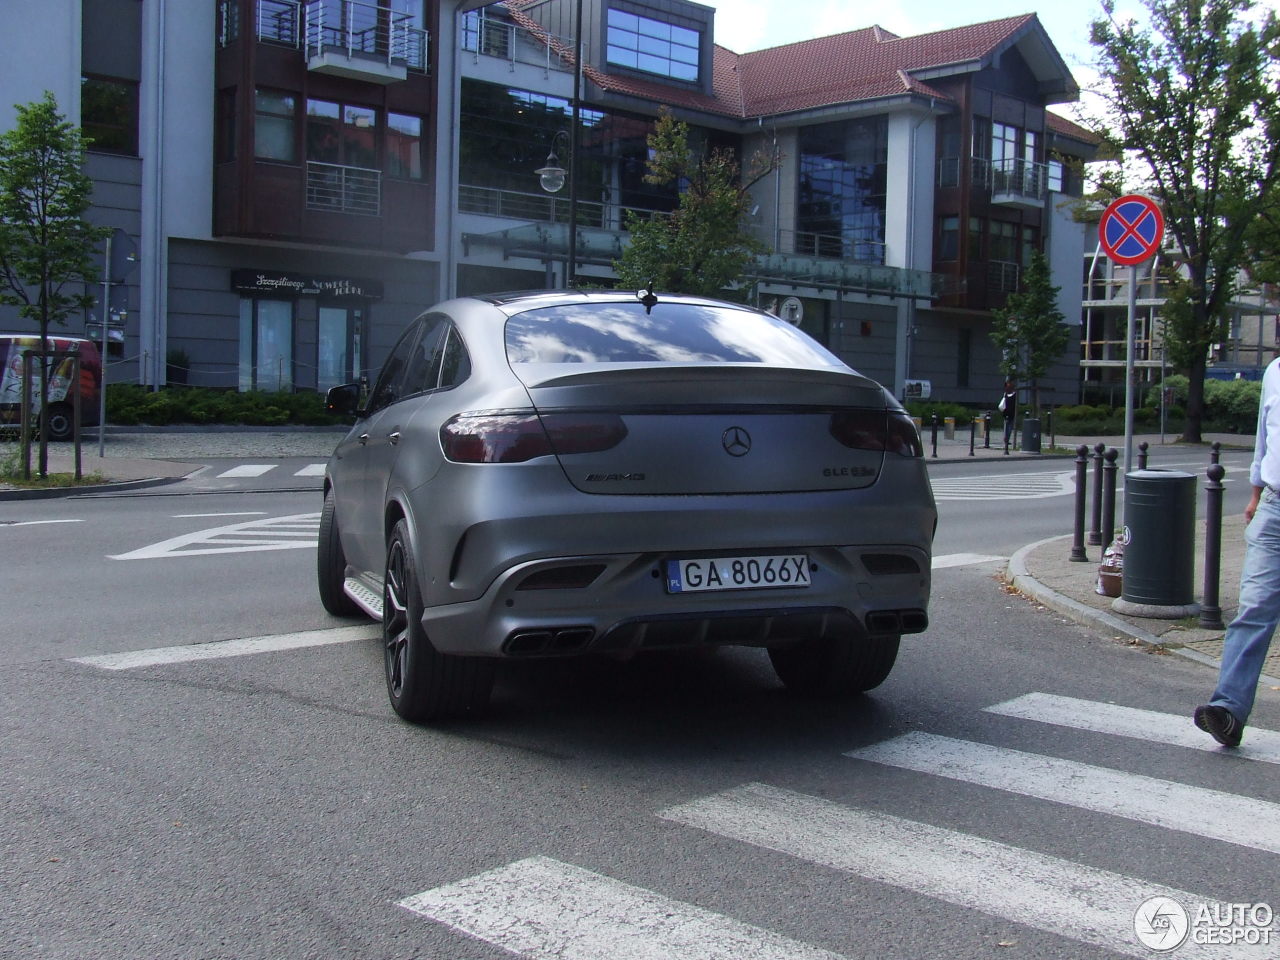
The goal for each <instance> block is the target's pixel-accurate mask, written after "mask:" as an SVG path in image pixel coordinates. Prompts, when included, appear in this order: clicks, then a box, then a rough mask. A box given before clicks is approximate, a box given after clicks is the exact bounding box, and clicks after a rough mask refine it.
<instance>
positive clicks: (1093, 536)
mask: <svg viewBox="0 0 1280 960" xmlns="http://www.w3.org/2000/svg"><path fill="white" fill-rule="evenodd" d="M1106 449H1107V445H1106V444H1105V443H1096V444H1094V447H1093V511H1092V513H1091V515H1090V520H1091V521H1092V523H1091V526H1090V528H1089V542H1090V543H1091V544H1094V545H1097V544H1100V543H1102V452H1103V451H1104V450H1106Z"/></svg>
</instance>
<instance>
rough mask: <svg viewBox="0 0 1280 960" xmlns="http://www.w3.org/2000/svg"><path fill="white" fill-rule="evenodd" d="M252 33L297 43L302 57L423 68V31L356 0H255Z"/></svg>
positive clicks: (404, 18)
mask: <svg viewBox="0 0 1280 960" xmlns="http://www.w3.org/2000/svg"><path fill="white" fill-rule="evenodd" d="M255 20H256V21H257V36H258V39H259V40H260V41H264V42H266V43H278V44H281V45H283V46H287V47H301V46H303V44H304V43H305V50H306V54H307V57H308V58H310V57H314V56H318V55H320V54H322V53H325V52H329V51H337V52H341V53H344V54H345V55H346V56H347V57H349V58H350V57H357V56H359V57H363V58H367V59H372V60H380V61H382V62H384V63H386V64H397V63H398V64H403V65H404V66H405V67H408V68H409V69H410V70H426V68H427V33H426V31H425V30H420V29H418V28H417V27H414V26H413V17H412V15H410V14H407V13H398V12H396V11H393V10H389V9H387V8H386V7H383V6H378V5H377V4H376V3H361V2H359V0H305V2H304V0H257V2H256V15H255Z"/></svg>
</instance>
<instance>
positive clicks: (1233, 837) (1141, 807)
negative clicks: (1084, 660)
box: [845, 733, 1280, 853]
mask: <svg viewBox="0 0 1280 960" xmlns="http://www.w3.org/2000/svg"><path fill="white" fill-rule="evenodd" d="M845 756H846V757H852V758H854V759H856V760H869V761H871V762H872V763H880V764H884V765H885V766H891V767H899V768H901V769H905V770H915V771H918V772H920V773H928V774H932V775H933V776H939V777H947V778H949V779H951V780H960V781H963V782H965V783H976V784H979V785H981V786H985V787H993V788H995V789H997V790H1006V791H1009V792H1010V793H1016V794H1020V795H1022V796H1027V797H1037V798H1039V799H1041V800H1052V801H1054V802H1056V803H1063V804H1067V805H1069V806H1073V807H1077V808H1080V809H1083V810H1092V811H1095V812H1097V813H1105V814H1110V815H1112V816H1117V817H1124V818H1125V819H1128V820H1134V821H1137V822H1139V823H1147V824H1151V825H1152V826H1157V827H1163V828H1165V829H1168V830H1177V831H1179V832H1182V833H1189V834H1195V835H1196V836H1201V837H1208V838H1210V839H1213V840H1221V841H1222V842H1224V843H1233V844H1237V845H1239V846H1242V847H1252V848H1253V849H1255V850H1266V851H1269V852H1271V853H1280V804H1277V803H1271V802H1269V801H1266V800H1255V799H1253V798H1251V797H1241V796H1237V795H1236V794H1232V793H1225V792H1223V791H1220V790H1209V789H1205V788H1203V787H1192V786H1187V785H1185V784H1181V783H1174V782H1172V781H1169V780H1158V779H1156V778H1155V777H1148V776H1143V775H1141V774H1135V773H1125V772H1124V771H1122V770H1113V769H1110V768H1107V767H1094V766H1090V765H1089V764H1086V763H1079V762H1077V761H1075V760H1062V759H1059V758H1057V757H1047V756H1042V755H1040V754H1035V753H1024V752H1023V751H1021V750H1010V749H1008V748H1005V747H993V746H990V745H988V744H985V743H972V742H969V741H967V740H953V739H951V738H950V737H939V736H935V735H933V734H929V733H909V734H907V735H906V736H902V737H895V738H894V739H892V740H887V741H885V742H884V743H879V744H874V745H873V746H870V747H864V748H862V749H860V750H854V751H851V752H850V753H846V754H845ZM1207 810H1211V811H1213V815H1212V816H1205V811H1207Z"/></svg>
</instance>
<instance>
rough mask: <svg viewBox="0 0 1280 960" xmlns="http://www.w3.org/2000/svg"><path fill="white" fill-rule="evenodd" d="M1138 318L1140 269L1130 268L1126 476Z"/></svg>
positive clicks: (1126, 471)
mask: <svg viewBox="0 0 1280 960" xmlns="http://www.w3.org/2000/svg"><path fill="white" fill-rule="evenodd" d="M1137 316H1138V267H1137V265H1136V264H1135V265H1133V266H1131V267H1130V268H1129V331H1128V336H1127V343H1126V346H1125V352H1124V474H1123V475H1124V476H1126V477H1127V476H1128V475H1129V471H1130V470H1132V469H1133V394H1134V389H1133V354H1134V347H1135V346H1136V341H1137V336H1136V329H1135V328H1136V327H1137Z"/></svg>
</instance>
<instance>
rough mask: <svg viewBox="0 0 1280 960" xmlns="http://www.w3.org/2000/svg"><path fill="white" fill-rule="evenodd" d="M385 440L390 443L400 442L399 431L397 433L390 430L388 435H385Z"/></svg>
mask: <svg viewBox="0 0 1280 960" xmlns="http://www.w3.org/2000/svg"><path fill="white" fill-rule="evenodd" d="M387 439H388V440H390V441H391V442H392V443H399V442H400V431H399V430H392V431H391V432H390V433H388V434H387Z"/></svg>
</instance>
